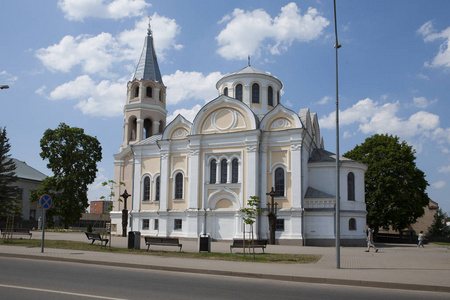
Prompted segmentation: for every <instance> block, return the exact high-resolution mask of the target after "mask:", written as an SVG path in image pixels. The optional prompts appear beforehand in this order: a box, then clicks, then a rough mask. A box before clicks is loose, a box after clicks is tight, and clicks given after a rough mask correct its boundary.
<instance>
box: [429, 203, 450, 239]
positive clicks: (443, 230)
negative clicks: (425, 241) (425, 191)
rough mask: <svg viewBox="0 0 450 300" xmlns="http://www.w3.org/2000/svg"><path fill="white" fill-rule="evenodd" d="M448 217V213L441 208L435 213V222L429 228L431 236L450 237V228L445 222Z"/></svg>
mask: <svg viewBox="0 0 450 300" xmlns="http://www.w3.org/2000/svg"><path fill="white" fill-rule="evenodd" d="M447 219H448V216H447V214H446V213H444V212H443V211H442V209H440V208H439V209H438V210H437V211H436V214H435V215H434V221H433V224H432V225H431V226H430V227H429V228H428V233H429V234H430V235H431V236H440V237H450V228H448V227H447V224H446V223H445V221H446V220H447Z"/></svg>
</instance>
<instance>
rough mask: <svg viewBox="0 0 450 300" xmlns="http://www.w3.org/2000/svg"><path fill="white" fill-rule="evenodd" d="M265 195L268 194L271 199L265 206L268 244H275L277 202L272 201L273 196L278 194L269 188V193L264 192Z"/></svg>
mask: <svg viewBox="0 0 450 300" xmlns="http://www.w3.org/2000/svg"><path fill="white" fill-rule="evenodd" d="M266 195H267V196H270V198H271V200H270V203H267V207H268V208H269V214H268V217H269V232H270V240H269V244H271V245H275V230H276V229H277V206H278V203H276V202H274V200H273V198H274V197H275V196H278V195H279V194H278V193H276V192H275V191H274V190H273V187H272V189H271V190H270V193H266Z"/></svg>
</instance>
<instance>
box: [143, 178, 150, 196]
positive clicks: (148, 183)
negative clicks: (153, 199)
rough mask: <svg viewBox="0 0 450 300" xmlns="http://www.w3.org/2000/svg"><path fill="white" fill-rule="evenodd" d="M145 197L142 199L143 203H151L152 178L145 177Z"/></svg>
mask: <svg viewBox="0 0 450 300" xmlns="http://www.w3.org/2000/svg"><path fill="white" fill-rule="evenodd" d="M143 194H144V195H143V196H144V197H143V198H142V201H150V177H149V176H145V177H144V193H143Z"/></svg>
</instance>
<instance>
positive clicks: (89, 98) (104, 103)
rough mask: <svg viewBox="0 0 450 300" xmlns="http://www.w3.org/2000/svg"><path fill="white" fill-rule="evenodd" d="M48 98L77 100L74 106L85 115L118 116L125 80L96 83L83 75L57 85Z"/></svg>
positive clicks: (121, 106) (120, 112)
mask: <svg viewBox="0 0 450 300" xmlns="http://www.w3.org/2000/svg"><path fill="white" fill-rule="evenodd" d="M48 98H49V99H51V100H62V99H73V100H78V103H77V104H76V107H77V108H79V109H80V110H81V111H82V112H83V114H86V115H94V116H104V117H112V116H120V115H122V113H123V105H124V103H125V99H126V80H124V79H121V80H118V81H116V82H112V81H109V80H103V81H101V82H99V83H96V82H94V80H92V79H91V78H90V77H89V76H88V75H83V76H79V77H77V78H76V79H75V80H73V81H70V82H67V83H64V84H62V85H60V86H58V87H57V88H55V89H54V90H53V91H52V92H51V93H50V95H49V96H48Z"/></svg>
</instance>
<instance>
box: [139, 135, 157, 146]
mask: <svg viewBox="0 0 450 300" xmlns="http://www.w3.org/2000/svg"><path fill="white" fill-rule="evenodd" d="M161 138H162V134H161V133H157V134H155V135H152V136H151V137H149V138H146V139H145V140H142V141H139V142H137V143H136V144H134V145H133V146H143V145H151V144H155V143H156V142H157V141H159V140H161Z"/></svg>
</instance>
